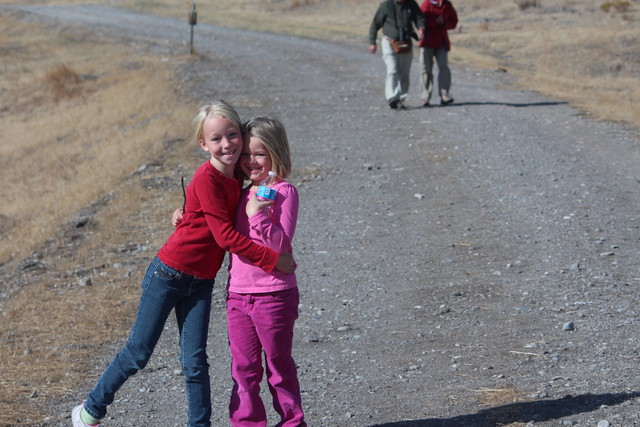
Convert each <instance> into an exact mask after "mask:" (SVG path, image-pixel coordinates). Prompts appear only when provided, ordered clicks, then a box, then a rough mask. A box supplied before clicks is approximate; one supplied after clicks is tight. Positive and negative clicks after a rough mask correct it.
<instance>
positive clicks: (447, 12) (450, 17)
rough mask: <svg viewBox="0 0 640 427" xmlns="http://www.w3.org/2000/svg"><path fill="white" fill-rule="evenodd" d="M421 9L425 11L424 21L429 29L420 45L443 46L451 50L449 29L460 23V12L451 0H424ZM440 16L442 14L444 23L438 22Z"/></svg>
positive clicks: (435, 47)
mask: <svg viewBox="0 0 640 427" xmlns="http://www.w3.org/2000/svg"><path fill="white" fill-rule="evenodd" d="M420 10H422V12H423V13H424V21H425V25H426V26H427V31H425V35H424V37H423V39H422V40H421V41H420V44H419V46H420V47H429V48H431V49H440V48H441V47H442V46H444V47H446V49H447V50H451V43H450V42H449V35H448V34H447V30H453V29H454V28H455V27H456V25H458V14H457V13H456V10H455V9H454V8H453V5H452V4H451V2H450V1H449V0H424V2H423V3H422V6H420ZM438 16H442V18H443V21H444V22H443V23H442V24H439V23H437V22H436V19H437V18H438Z"/></svg>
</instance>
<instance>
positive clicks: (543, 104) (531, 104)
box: [398, 101, 569, 111]
mask: <svg viewBox="0 0 640 427" xmlns="http://www.w3.org/2000/svg"><path fill="white" fill-rule="evenodd" d="M568 103H569V102H568V101H546V102H527V103H521V104H516V103H513V102H493V101H487V102H480V101H477V102H474V101H470V102H454V103H453V104H448V105H439V104H433V105H429V106H427V107H423V106H422V105H420V106H406V108H405V109H406V110H423V109H426V110H428V109H430V108H453V107H466V106H469V105H504V106H506V107H516V108H522V107H549V106H552V105H565V104H568ZM398 111H401V110H398Z"/></svg>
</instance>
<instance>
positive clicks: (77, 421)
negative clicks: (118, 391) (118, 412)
mask: <svg viewBox="0 0 640 427" xmlns="http://www.w3.org/2000/svg"><path fill="white" fill-rule="evenodd" d="M82 408H84V402H82V403H81V404H80V405H78V406H76V407H75V408H73V410H72V411H71V423H72V424H73V427H98V426H99V425H100V423H98V424H87V423H85V422H83V421H82V419H81V418H80V412H82Z"/></svg>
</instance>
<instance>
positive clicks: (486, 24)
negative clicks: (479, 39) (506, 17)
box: [480, 19, 489, 31]
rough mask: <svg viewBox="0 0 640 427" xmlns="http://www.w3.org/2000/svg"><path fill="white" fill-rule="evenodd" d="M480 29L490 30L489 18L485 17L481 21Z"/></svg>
mask: <svg viewBox="0 0 640 427" xmlns="http://www.w3.org/2000/svg"><path fill="white" fill-rule="evenodd" d="M480 30H482V31H489V20H488V19H485V20H484V21H482V22H481V23H480Z"/></svg>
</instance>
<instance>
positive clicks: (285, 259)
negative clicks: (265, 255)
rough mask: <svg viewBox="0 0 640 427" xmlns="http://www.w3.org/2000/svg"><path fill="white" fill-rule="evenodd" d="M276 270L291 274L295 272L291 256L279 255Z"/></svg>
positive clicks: (294, 263)
mask: <svg viewBox="0 0 640 427" xmlns="http://www.w3.org/2000/svg"><path fill="white" fill-rule="evenodd" d="M276 270H279V271H282V272H283V273H287V274H291V273H293V272H294V271H295V270H296V261H295V260H294V259H293V255H291V254H280V256H279V257H278V262H277V263H276Z"/></svg>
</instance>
